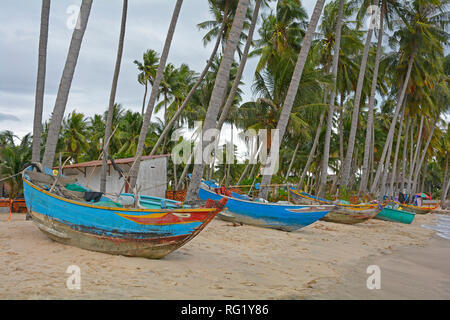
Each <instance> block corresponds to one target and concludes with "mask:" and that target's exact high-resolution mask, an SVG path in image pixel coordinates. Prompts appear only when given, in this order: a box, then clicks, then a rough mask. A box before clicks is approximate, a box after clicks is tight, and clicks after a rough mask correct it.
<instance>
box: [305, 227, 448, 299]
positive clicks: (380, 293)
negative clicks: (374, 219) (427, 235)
mask: <svg viewBox="0 0 450 320" xmlns="http://www.w3.org/2000/svg"><path fill="white" fill-rule="evenodd" d="M371 265H377V266H379V268H380V271H381V277H380V278H381V281H380V289H372V290H369V289H368V288H367V286H366V281H367V278H368V277H369V276H370V274H367V273H366V268H367V267H368V266H371ZM309 298H310V299H317V300H325V299H326V300H330V299H332V300H355V299H362V300H392V299H400V300H449V299H450V243H449V242H448V240H445V239H442V238H440V237H438V236H436V235H434V236H433V237H432V239H430V241H429V242H428V243H427V244H426V245H424V246H404V247H399V248H396V249H394V250H393V251H392V252H386V253H383V254H382V255H373V256H369V257H366V258H362V259H361V261H359V262H358V263H357V264H356V265H354V266H349V268H348V272H347V273H346V275H345V276H344V277H343V278H341V279H339V280H338V281H337V283H336V284H335V285H334V286H332V287H331V288H328V291H327V292H326V293H321V294H318V295H315V296H311V297H309Z"/></svg>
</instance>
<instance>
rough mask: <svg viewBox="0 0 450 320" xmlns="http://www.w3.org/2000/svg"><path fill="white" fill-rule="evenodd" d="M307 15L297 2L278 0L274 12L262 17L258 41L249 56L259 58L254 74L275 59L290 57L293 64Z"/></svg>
mask: <svg viewBox="0 0 450 320" xmlns="http://www.w3.org/2000/svg"><path fill="white" fill-rule="evenodd" d="M307 18H308V15H307V13H306V10H305V8H304V7H303V6H302V5H301V4H300V1H298V0H280V1H278V2H277V5H276V8H275V12H271V13H270V14H269V16H267V17H265V16H264V15H263V17H262V20H263V22H262V26H261V28H260V29H259V35H260V39H258V40H256V41H255V50H254V51H253V52H251V53H250V56H256V55H258V56H259V62H258V65H257V67H256V72H260V71H261V70H263V69H264V68H265V67H266V66H267V65H269V64H271V62H272V60H273V59H274V58H275V57H283V56H285V57H290V58H292V64H295V58H296V57H297V52H299V51H300V48H301V41H302V39H303V37H304V34H305V31H304V30H305V29H306V26H307V20H306V19H307Z"/></svg>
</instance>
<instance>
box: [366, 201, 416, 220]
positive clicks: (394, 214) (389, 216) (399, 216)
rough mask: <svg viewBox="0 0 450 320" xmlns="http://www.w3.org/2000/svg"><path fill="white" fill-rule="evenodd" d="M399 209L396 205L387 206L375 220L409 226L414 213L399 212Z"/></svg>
mask: <svg viewBox="0 0 450 320" xmlns="http://www.w3.org/2000/svg"><path fill="white" fill-rule="evenodd" d="M399 208H400V207H399V206H398V205H393V204H387V205H386V206H385V207H384V208H383V210H381V211H380V213H379V214H377V216H376V217H375V218H376V219H380V220H386V221H391V222H400V223H405V224H411V223H412V222H413V221H414V217H415V216H416V214H415V213H414V212H409V211H405V210H400V209H399Z"/></svg>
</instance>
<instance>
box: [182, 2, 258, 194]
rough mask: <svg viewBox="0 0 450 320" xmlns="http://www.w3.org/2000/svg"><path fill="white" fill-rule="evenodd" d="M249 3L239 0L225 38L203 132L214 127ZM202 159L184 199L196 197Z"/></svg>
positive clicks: (195, 168) (203, 148) (201, 171)
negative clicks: (225, 42)
mask: <svg viewBox="0 0 450 320" xmlns="http://www.w3.org/2000/svg"><path fill="white" fill-rule="evenodd" d="M249 4H250V1H249V0H239V4H238V7H237V9H236V14H235V16H234V20H233V25H232V27H231V30H230V34H229V36H228V39H227V44H226V47H225V51H224V54H223V57H222V62H221V64H220V67H219V72H218V73H217V78H216V81H215V84H214V88H213V92H212V94H211V100H210V102H209V107H208V112H207V113H206V118H205V122H204V125H203V132H202V134H204V133H205V132H206V131H207V130H210V129H213V128H216V126H217V123H216V122H217V116H218V114H219V111H220V108H221V106H222V104H223V100H224V97H225V94H226V91H227V88H228V81H229V78H230V69H231V66H232V63H233V60H234V53H235V51H236V48H237V46H238V42H239V37H240V35H241V32H242V28H243V26H244V20H245V16H246V13H247V8H248V6H249ZM205 147H206V141H204V140H203V142H202V146H201V151H202V154H203V150H205ZM203 168H204V161H203V159H202V161H201V164H196V165H194V171H193V173H192V180H191V183H190V185H189V188H188V190H187V193H186V200H194V199H195V198H196V197H197V194H198V189H199V187H200V183H201V179H202V175H203Z"/></svg>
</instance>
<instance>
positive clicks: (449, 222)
mask: <svg viewBox="0 0 450 320" xmlns="http://www.w3.org/2000/svg"><path fill="white" fill-rule="evenodd" d="M436 216H437V217H438V220H437V222H436V225H434V226H430V225H423V227H425V228H428V229H432V230H436V234H437V235H438V236H439V237H441V238H444V239H448V240H450V216H447V215H443V214H437V215H436Z"/></svg>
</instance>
